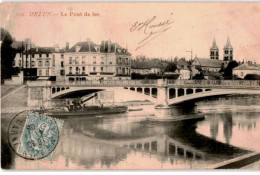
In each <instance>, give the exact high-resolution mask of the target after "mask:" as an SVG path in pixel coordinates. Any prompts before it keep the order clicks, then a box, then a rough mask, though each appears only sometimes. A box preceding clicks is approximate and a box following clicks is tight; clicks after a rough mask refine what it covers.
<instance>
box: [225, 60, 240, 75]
mask: <svg viewBox="0 0 260 175" xmlns="http://www.w3.org/2000/svg"><path fill="white" fill-rule="evenodd" d="M237 66H238V62H236V61H230V62H229V63H228V65H227V67H226V68H225V69H224V77H225V79H232V74H233V69H234V68H235V67H237Z"/></svg>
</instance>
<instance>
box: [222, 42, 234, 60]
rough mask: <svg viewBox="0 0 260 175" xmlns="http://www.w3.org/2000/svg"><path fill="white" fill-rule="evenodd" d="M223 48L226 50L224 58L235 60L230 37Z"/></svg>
mask: <svg viewBox="0 0 260 175" xmlns="http://www.w3.org/2000/svg"><path fill="white" fill-rule="evenodd" d="M223 50H224V55H223V60H224V61H232V60H233V47H232V45H231V43H230V40H229V37H228V39H227V43H226V45H225V47H224V49H223Z"/></svg>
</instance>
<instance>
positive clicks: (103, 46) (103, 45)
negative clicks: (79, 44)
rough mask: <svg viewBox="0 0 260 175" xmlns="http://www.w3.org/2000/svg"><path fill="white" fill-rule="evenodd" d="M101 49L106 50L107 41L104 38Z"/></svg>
mask: <svg viewBox="0 0 260 175" xmlns="http://www.w3.org/2000/svg"><path fill="white" fill-rule="evenodd" d="M100 48H101V50H105V41H104V40H103V41H102V42H101V47H100Z"/></svg>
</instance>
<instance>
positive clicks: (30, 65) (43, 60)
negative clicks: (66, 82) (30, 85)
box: [13, 47, 65, 80]
mask: <svg viewBox="0 0 260 175" xmlns="http://www.w3.org/2000/svg"><path fill="white" fill-rule="evenodd" d="M63 56H64V49H59V47H34V48H26V47H25V48H24V49H23V50H18V51H17V52H16V55H15V58H14V63H13V65H14V67H17V68H19V69H22V70H24V71H25V76H35V77H36V78H35V79H38V80H41V79H46V80H47V79H51V80H56V77H59V75H60V74H61V70H62V66H61V60H62V58H63ZM26 72H28V73H26ZM63 74H65V73H63ZM59 78H60V77H59ZM60 80H62V78H61V79H60Z"/></svg>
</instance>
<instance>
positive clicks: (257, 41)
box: [1, 2, 260, 63]
mask: <svg viewBox="0 0 260 175" xmlns="http://www.w3.org/2000/svg"><path fill="white" fill-rule="evenodd" d="M36 12H37V13H38V14H39V12H49V13H48V14H51V16H46V14H45V15H44V16H34V15H35V14H36ZM86 12H87V13H88V14H89V16H84V14H86ZM93 12H94V13H95V15H94V16H93ZM80 13H82V16H79V15H80ZM65 14H67V16H64V15H65ZM97 14H98V15H97ZM41 15H42V14H41ZM70 15H72V16H70ZM74 15H75V16H74ZM152 19H154V20H152ZM149 20H150V23H149V24H148V25H147V27H146V30H145V27H140V26H139V27H140V28H139V30H138V28H134V26H135V24H139V23H141V22H146V21H149ZM151 20H152V21H151ZM167 20H168V22H170V24H169V25H168V26H166V25H165V26H164V25H163V23H164V24H165V23H166V21H167ZM159 24H160V25H159ZM140 25H141V24H140ZM156 25H157V26H156ZM158 25H159V26H158ZM1 27H4V28H5V29H7V30H8V31H9V32H10V33H11V35H12V36H13V37H15V38H16V40H23V39H24V38H28V37H29V38H31V40H32V42H34V43H35V44H36V45H38V46H54V44H59V45H60V47H64V46H65V42H69V43H70V46H73V44H75V43H76V42H78V41H86V40H87V39H91V40H92V41H94V42H95V43H96V44H100V43H101V41H102V40H107V39H110V40H111V41H112V42H117V43H118V44H120V45H121V46H123V47H127V49H128V51H129V52H130V53H132V55H133V57H135V56H136V55H140V54H142V55H146V56H147V57H157V58H158V57H159V58H160V57H162V58H166V59H167V58H171V57H172V58H174V57H175V56H177V57H186V58H187V59H190V57H191V54H190V52H187V51H190V50H193V58H194V57H195V55H196V56H197V57H201V58H209V48H210V47H211V45H212V42H213V39H214V38H215V39H216V43H217V46H218V47H219V53H220V59H223V47H224V45H225V44H226V41H227V37H228V36H229V38H230V41H231V44H232V46H233V48H234V59H235V60H237V61H242V60H243V59H245V60H251V61H256V62H258V63H260V56H259V54H258V53H259V51H260V34H259V31H260V3H234V2H230V3H223V2H222V3H215V2H208V3H198V2H197V3H187V2H182V3H180V2H179V3H177V2H172V3H159V2H154V3H139V2H132V3H100V2H99V3H2V4H1ZM163 27H165V28H167V30H165V31H164V32H161V33H158V32H157V33H155V32H156V31H158V30H159V31H161V30H162V29H165V28H163ZM168 27H169V28H168ZM131 30H132V31H131ZM145 32H146V33H145ZM151 32H153V33H152V36H150V34H151ZM157 34H158V35H157ZM149 36H150V37H149ZM153 36H154V37H153ZM146 37H148V39H147V40H145V42H147V41H148V42H147V43H146V44H145V45H144V46H143V47H140V48H139V49H137V48H138V46H140V44H139V43H140V42H141V41H143V40H144V39H145V38H146ZM141 46H142V44H141ZM136 49H137V50H136Z"/></svg>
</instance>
